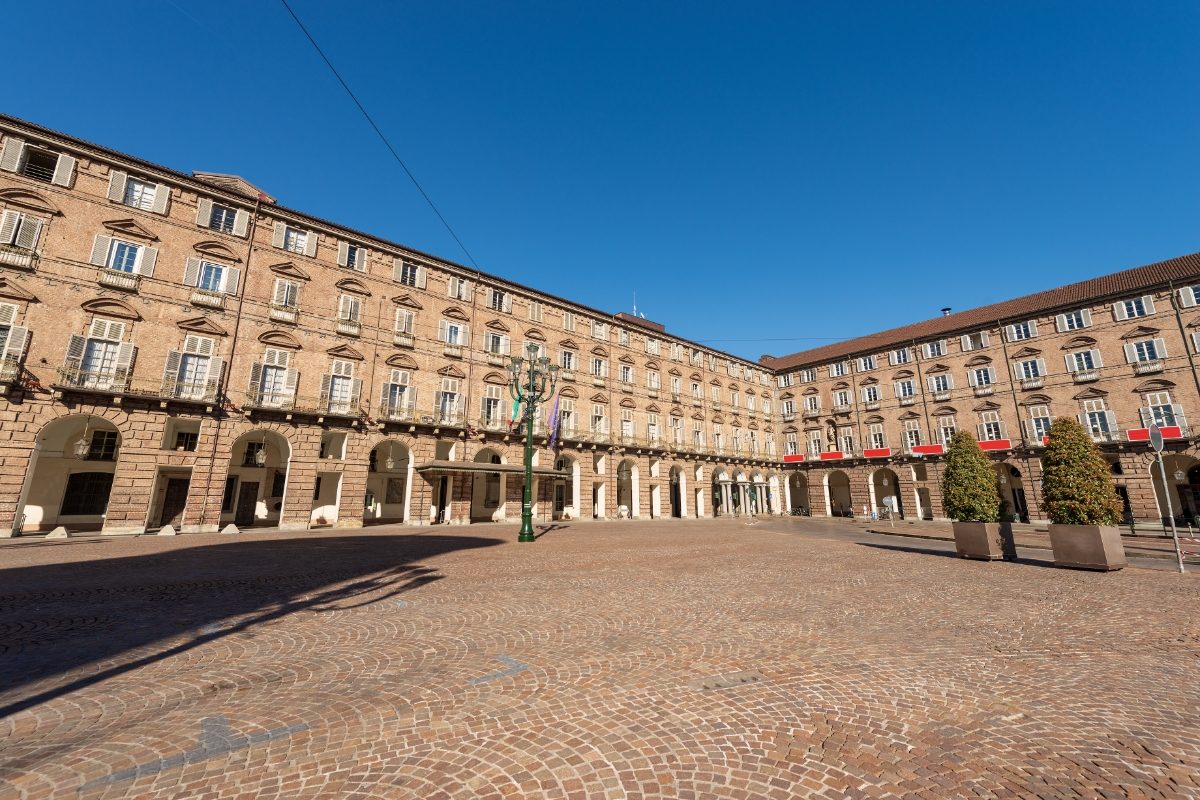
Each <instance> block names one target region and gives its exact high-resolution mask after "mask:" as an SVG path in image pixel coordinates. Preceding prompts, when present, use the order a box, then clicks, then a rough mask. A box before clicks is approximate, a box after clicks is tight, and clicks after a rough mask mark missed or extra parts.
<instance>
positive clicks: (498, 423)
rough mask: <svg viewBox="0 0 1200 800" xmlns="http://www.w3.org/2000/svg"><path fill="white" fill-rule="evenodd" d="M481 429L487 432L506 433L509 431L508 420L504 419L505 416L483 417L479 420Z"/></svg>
mask: <svg viewBox="0 0 1200 800" xmlns="http://www.w3.org/2000/svg"><path fill="white" fill-rule="evenodd" d="M479 427H480V428H482V429H483V430H485V431H506V430H508V420H506V419H504V415H503V414H493V415H492V416H490V417H489V416H483V417H480V418H479Z"/></svg>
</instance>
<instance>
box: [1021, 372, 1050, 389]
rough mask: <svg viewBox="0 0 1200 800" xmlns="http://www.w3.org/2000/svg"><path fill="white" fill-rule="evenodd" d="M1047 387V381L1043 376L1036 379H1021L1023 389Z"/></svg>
mask: <svg viewBox="0 0 1200 800" xmlns="http://www.w3.org/2000/svg"><path fill="white" fill-rule="evenodd" d="M1045 385H1046V379H1045V378H1043V377H1042V376H1040V375H1039V376H1037V377H1036V378H1021V388H1022V389H1040V388H1042V387H1043V386H1045Z"/></svg>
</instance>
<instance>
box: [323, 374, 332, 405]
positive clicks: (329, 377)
mask: <svg viewBox="0 0 1200 800" xmlns="http://www.w3.org/2000/svg"><path fill="white" fill-rule="evenodd" d="M332 383H333V375H331V374H329V373H328V372H327V373H325V374H324V375H322V376H321V399H322V400H328V399H329V386H330V384H332Z"/></svg>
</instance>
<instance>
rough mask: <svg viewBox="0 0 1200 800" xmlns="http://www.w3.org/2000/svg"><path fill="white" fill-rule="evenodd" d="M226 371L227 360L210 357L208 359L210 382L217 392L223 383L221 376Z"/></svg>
mask: <svg viewBox="0 0 1200 800" xmlns="http://www.w3.org/2000/svg"><path fill="white" fill-rule="evenodd" d="M224 372H225V360H224V359H221V358H210V359H209V360H208V384H209V386H210V387H212V390H213V391H214V392H215V391H216V389H217V387H218V386H220V385H221V376H222V375H223V374H224Z"/></svg>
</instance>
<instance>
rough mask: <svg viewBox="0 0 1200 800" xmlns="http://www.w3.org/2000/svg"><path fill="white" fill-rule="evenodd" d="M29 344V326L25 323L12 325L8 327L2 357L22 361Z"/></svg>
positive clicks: (0, 355) (0, 354)
mask: <svg viewBox="0 0 1200 800" xmlns="http://www.w3.org/2000/svg"><path fill="white" fill-rule="evenodd" d="M28 344H29V328H26V327H25V326H23V325H12V326H10V327H9V329H8V338H7V339H5V341H4V352H3V353H0V359H4V360H7V361H20V360H21V358H22V357H23V356H24V355H25V347H26V345H28Z"/></svg>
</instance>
